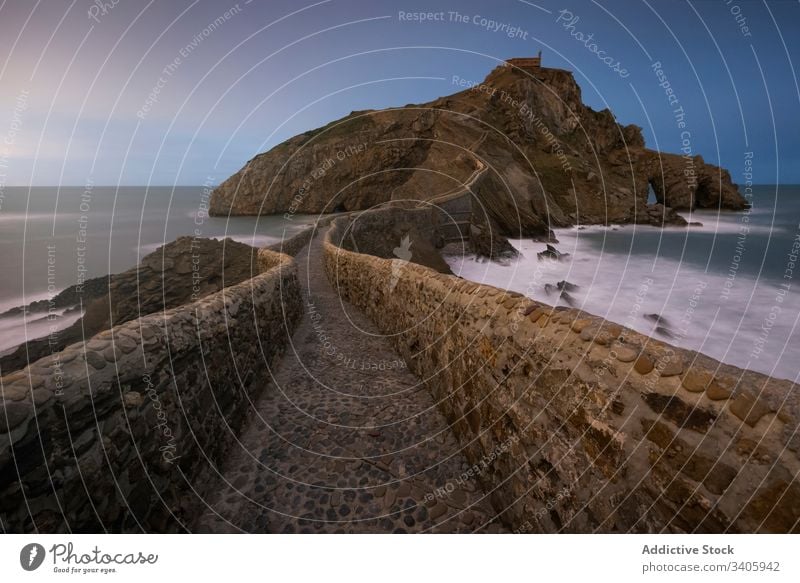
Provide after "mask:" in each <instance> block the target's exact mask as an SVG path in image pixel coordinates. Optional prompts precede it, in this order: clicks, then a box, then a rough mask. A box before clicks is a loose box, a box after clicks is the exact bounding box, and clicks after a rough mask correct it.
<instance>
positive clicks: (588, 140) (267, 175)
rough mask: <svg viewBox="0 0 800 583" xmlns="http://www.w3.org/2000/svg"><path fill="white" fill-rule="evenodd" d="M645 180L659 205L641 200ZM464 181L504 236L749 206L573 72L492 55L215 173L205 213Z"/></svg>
mask: <svg viewBox="0 0 800 583" xmlns="http://www.w3.org/2000/svg"><path fill="white" fill-rule="evenodd" d="M454 81H456V79H454ZM649 186H652V187H653V190H654V192H655V193H656V198H657V199H658V202H659V203H661V204H662V205H663V206H661V207H657V208H654V207H652V206H648V205H647V198H648V190H649ZM465 188H469V190H470V191H471V192H472V194H473V195H474V197H475V199H476V201H477V203H478V204H477V205H476V207H474V208H478V209H480V211H479V212H480V213H481V214H483V215H485V218H490V219H491V220H492V221H494V222H496V224H497V225H498V226H499V227H500V229H501V230H502V231H503V232H504V233H505V234H507V235H536V234H541V233H543V232H546V231H547V229H548V228H549V227H558V226H566V225H572V224H577V223H606V222H620V223H624V222H637V223H651V224H659V223H664V222H670V223H676V222H677V223H681V222H683V221H682V219H681V218H680V217H679V216H677V215H676V214H675V212H674V211H675V210H686V209H690V208H723V209H733V210H738V209H743V208H745V207H746V206H747V203H746V201H745V199H744V198H743V197H742V196H741V195H740V194H739V192H738V190H737V188H736V186H735V185H734V184H733V183H732V182H731V178H730V175H729V174H728V172H727V171H725V170H723V169H720V168H718V167H716V166H713V165H710V164H706V163H705V162H704V161H703V160H702V158H700V157H699V156H697V157H694V158H690V157H684V156H680V155H676V154H665V153H661V152H656V151H653V150H650V149H647V148H646V147H645V145H644V140H643V138H642V134H641V129H640V128H639V127H637V126H634V125H628V126H622V125H620V124H618V123H617V122H616V120H615V118H614V115H613V114H612V113H611V112H610V111H609V110H607V109H606V110H603V111H594V110H593V109H591V108H590V107H588V106H586V105H584V104H583V101H582V99H581V90H580V87H579V86H578V84H577V83H576V81H575V78H574V77H573V75H572V73H570V72H569V71H564V70H560V69H547V68H542V69H533V70H525V71H523V70H520V69H517V68H515V67H511V66H501V67H498V68H496V69H495V70H493V71H492V72H491V73H490V74H489V76H488V77H487V78H486V79H485V81H484V82H483V83H482V84H480V85H476V86H473V87H470V88H469V89H465V90H463V91H461V92H459V93H456V94H454V95H451V96H448V97H442V98H440V99H437V100H435V101H432V102H430V103H425V104H421V105H408V106H406V107H402V108H397V109H387V110H380V111H358V112H353V113H351V114H350V115H349V116H347V117H345V118H343V119H340V120H338V121H335V122H332V123H330V124H328V125H327V126H325V127H323V128H319V129H317V130H314V131H310V132H306V133H304V134H300V135H298V136H295V137H294V138H291V139H290V140H288V141H286V142H284V143H283V144H280V145H279V146H276V147H275V148H273V149H272V150H270V151H269V152H266V153H264V154H260V155H258V156H256V157H255V158H253V159H252V160H250V161H249V162H248V163H247V164H246V165H245V166H244V168H242V169H241V170H240V171H239V172H237V173H236V174H234V175H233V176H231V177H230V178H229V179H228V180H226V181H225V182H223V183H222V184H221V185H220V186H219V187H218V188H217V189H216V190H215V191H214V193H213V195H212V199H211V212H212V213H213V214H216V215H227V214H229V213H230V214H235V215H260V214H273V213H290V214H293V213H328V212H334V211H341V210H360V209H365V208H370V207H372V206H374V205H377V204H381V203H385V202H388V201H398V202H400V201H405V202H406V204H409V205H413V204H426V203H427V202H431V201H433V202H432V204H433V203H435V202H436V201H435V200H434V199H441V198H442V197H444V196H445V195H447V194H450V193H453V192H458V191H459V190H463V189H465Z"/></svg>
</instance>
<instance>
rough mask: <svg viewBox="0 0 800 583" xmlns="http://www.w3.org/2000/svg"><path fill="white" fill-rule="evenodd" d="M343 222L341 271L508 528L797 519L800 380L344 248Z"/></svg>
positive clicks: (338, 226) (337, 258)
mask: <svg viewBox="0 0 800 583" xmlns="http://www.w3.org/2000/svg"><path fill="white" fill-rule="evenodd" d="M387 212H388V211H387ZM385 219H386V217H383V218H382V219H381V220H377V219H376V225H385V222H386V220H385ZM346 220H347V219H344V218H343V219H338V220H337V221H335V222H334V223H333V225H332V228H331V229H330V230H329V232H328V233H327V235H326V237H327V238H326V242H325V263H326V269H327V273H328V276H329V278H330V279H331V281H332V283H333V285H334V286H335V287H336V289H337V290H339V292H340V293H341V295H342V297H343V299H345V300H347V301H349V302H350V303H352V304H354V305H355V306H356V307H358V308H360V309H362V310H364V311H365V312H366V313H367V315H368V316H369V317H370V318H371V319H372V320H373V321H374V322H375V323H376V324H377V326H378V327H379V328H380V330H381V331H382V332H383V333H385V334H387V335H390V336H391V338H392V340H393V342H394V345H395V348H396V350H397V351H398V353H399V354H400V355H401V356H402V357H403V358H404V359H405V361H406V363H408V365H409V368H410V369H411V370H412V371H413V372H415V373H416V374H417V376H419V377H420V378H421V379H424V382H425V384H426V386H427V388H428V389H429V390H430V391H431V393H432V394H433V396H434V398H435V400H436V402H437V404H438V407H439V408H440V409H441V410H442V411H443V412H444V414H445V415H446V417H447V419H448V421H449V423H450V425H451V427H452V428H453V430H454V431H455V433H456V435H457V436H458V437H459V439H460V441H461V444H462V446H463V449H464V452H465V453H466V455H467V459H468V460H469V462H470V463H471V464H473V466H472V468H471V469H470V472H469V475H470V477H474V478H477V479H479V480H480V481H481V482H482V485H483V486H484V488H485V490H486V491H487V492H490V496H491V500H492V503H493V505H494V507H495V510H496V511H497V512H498V513H499V514H500V515H501V517H502V520H503V521H504V522H505V523H506V524H507V525H508V526H509V527H510V528H512V529H514V530H516V531H518V532H557V531H566V532H595V531H598V532H662V531H663V532H708V533H712V532H745V533H747V532H777V533H783V532H798V530H800V526H799V525H800V484H798V481H797V478H796V476H797V475H798V471H800V457H799V452H800V435H799V433H800V432H798V419H800V407H799V406H798V400H799V399H800V393H798V391H797V386H796V385H794V384H793V383H791V382H789V381H784V380H778V379H774V378H770V377H767V376H764V375H761V374H758V373H755V372H751V371H746V370H742V369H739V368H736V367H733V366H729V365H725V364H722V363H720V362H718V361H715V360H713V359H711V358H708V357H706V356H704V355H701V354H698V353H696V352H692V351H688V350H683V349H680V348H677V347H674V346H671V345H669V344H666V343H663V342H660V341H657V340H654V339H652V338H649V337H647V336H644V335H642V334H639V333H637V332H635V331H633V330H630V329H627V328H625V327H622V326H619V325H617V324H614V323H612V322H608V321H606V320H604V319H602V318H599V317H596V316H593V315H591V314H587V313H584V312H581V311H578V310H574V309H567V308H560V307H559V308H553V307H551V306H547V305H544V304H541V303H538V302H535V301H533V300H531V299H529V298H527V297H525V296H523V295H521V294H518V293H513V292H507V291H505V290H502V289H498V288H495V287H492V286H487V285H480V284H477V283H473V282H470V281H466V280H464V279H461V278H459V277H456V276H452V275H444V274H441V273H437V272H435V271H433V270H431V269H428V268H426V267H423V266H420V265H416V264H412V263H409V262H400V263H398V260H390V259H382V258H379V257H375V256H371V255H366V254H363V253H357V252H355V251H353V250H348V249H345V248H342V247H340V246H338V245H337V244H336V243H337V242H338V241H339V240H341V238H342V233H344V232H345V230H346V227H347V223H346V222H345V221H346ZM360 220H361V221H362V224H361V228H362V229H364V228H365V225H364V223H363V221H364V217H363V216H362V217H361V219H360ZM453 478H454V479H459V477H458V476H454V477H453Z"/></svg>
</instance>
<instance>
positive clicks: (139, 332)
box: [0, 249, 303, 533]
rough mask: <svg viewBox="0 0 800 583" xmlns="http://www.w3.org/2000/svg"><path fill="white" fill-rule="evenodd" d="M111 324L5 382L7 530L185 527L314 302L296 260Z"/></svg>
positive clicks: (0, 511) (0, 467)
mask: <svg viewBox="0 0 800 583" xmlns="http://www.w3.org/2000/svg"><path fill="white" fill-rule="evenodd" d="M257 265H258V267H259V268H260V269H261V270H262V271H261V273H260V274H258V275H256V276H255V277H254V278H252V279H250V280H247V281H244V282H242V283H239V284H237V285H234V286H231V287H227V288H223V289H222V290H220V291H218V292H216V293H214V294H211V295H209V296H206V297H204V298H202V299H200V300H198V301H196V302H193V303H190V304H186V305H183V306H180V307H177V308H174V309H170V310H167V311H162V312H158V313H154V314H151V315H148V316H145V317H142V318H139V319H137V320H133V321H130V322H127V323H125V324H122V325H119V326H115V327H114V328H112V329H110V330H107V331H105V332H102V333H100V334H98V335H96V336H94V337H92V338H90V339H87V341H86V342H85V343H84V342H81V343H78V344H73V345H71V346H68V347H67V348H66V349H65V350H64V351H62V352H60V353H56V354H54V355H52V356H48V357H46V358H43V359H41V360H39V361H37V362H34V363H32V364H31V365H29V366H28V367H26V368H25V369H23V370H20V371H17V372H14V373H12V374H10V375H7V376H5V377H2V378H1V379H0V387H1V388H0V396H2V400H0V524H2V530H3V531H5V532H36V531H39V532H48V533H54V532H70V531H71V532H103V531H109V532H138V531H145V532H180V531H183V530H185V528H186V526H185V525H186V524H187V523H189V522H191V521H192V520H193V519H194V518H195V515H196V513H197V512H203V511H208V509H207V508H205V507H204V505H203V503H202V500H203V499H204V497H205V493H204V492H203V488H204V486H205V485H206V484H208V483H209V482H210V480H209V478H210V477H211V476H214V475H216V474H217V468H218V466H219V464H220V462H221V461H222V457H223V455H224V452H225V451H226V449H227V448H228V447H229V446H230V445H231V444H232V443H234V440H235V436H236V435H237V433H238V431H239V429H240V427H241V426H242V424H243V422H244V420H245V416H246V414H247V412H248V411H249V410H250V408H251V403H252V401H253V400H254V398H255V397H256V395H257V393H258V391H260V390H261V389H262V388H263V387H264V386H266V385H267V384H268V382H269V379H270V367H271V365H272V363H273V362H274V361H275V359H276V358H278V357H279V355H280V354H281V353H282V352H283V350H284V348H285V346H286V344H287V334H288V335H290V334H291V332H292V330H293V329H294V326H295V324H296V322H297V320H298V318H299V317H300V315H301V313H302V310H303V307H302V298H301V294H300V287H299V283H298V279H297V271H296V266H295V265H294V262H293V260H292V259H291V258H290V257H289V256H287V255H284V254H280V253H276V252H274V251H271V250H268V249H261V250H259V252H258V257H257Z"/></svg>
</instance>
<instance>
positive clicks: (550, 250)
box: [536, 245, 569, 261]
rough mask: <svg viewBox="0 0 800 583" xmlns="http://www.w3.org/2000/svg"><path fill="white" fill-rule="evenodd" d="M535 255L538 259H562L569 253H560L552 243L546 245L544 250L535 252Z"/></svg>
mask: <svg viewBox="0 0 800 583" xmlns="http://www.w3.org/2000/svg"><path fill="white" fill-rule="evenodd" d="M536 257H537V258H538V259H539V261H544V260H548V259H549V260H552V261H564V260H566V259H567V258H568V257H569V253H562V252H561V251H559V250H558V249H556V248H555V247H553V246H552V245H547V248H546V249H545V250H544V251H540V252H539V253H537V254H536Z"/></svg>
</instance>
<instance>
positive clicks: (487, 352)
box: [0, 194, 800, 533]
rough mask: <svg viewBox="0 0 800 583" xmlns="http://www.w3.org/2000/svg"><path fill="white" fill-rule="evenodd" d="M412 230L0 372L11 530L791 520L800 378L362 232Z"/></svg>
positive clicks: (306, 238) (294, 243) (346, 228)
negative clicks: (755, 368) (776, 375)
mask: <svg viewBox="0 0 800 583" xmlns="http://www.w3.org/2000/svg"><path fill="white" fill-rule="evenodd" d="M461 196H463V194H462V195H460V196H459V197H454V198H453V199H452V200H453V201H456V202H455V203H454V208H453V209H451V210H453V211H454V212H456V211H458V208H459V207H458V205H459V204H461V203H460V201H459V200H458V199H459V198H461ZM444 202H445V203H447V204H449V202H451V201H449V200H448V201H444ZM445 208H448V207H445ZM356 219H357V220H356ZM426 222H427V224H428V225H429V228H430V230H434V228H435V223H436V222H437V221H436V218H435V217H432V215H431V212H430V211H429V210H426V209H419V210H416V211H409V210H406V211H399V210H397V209H381V210H376V211H369V212H365V213H358V214H354V215H352V216H343V217H340V218H338V219H336V220H335V221H334V222H333V223H332V224H331V225H330V226H326V225H325V226H324V225H322V224H319V225H318V226H317V228H316V229H315V231H314V233H313V237H312V233H311V232H310V231H309V232H306V233H304V234H303V235H302V236H301V237H299V238H296V239H293V240H291V241H288V242H286V244H285V245H284V246H283V248H282V249H277V250H275V249H273V250H268V249H264V250H260V251H259V252H258V265H259V266H260V269H261V273H260V274H258V275H256V277H254V278H253V279H252V280H250V281H246V282H243V283H241V284H238V285H236V286H233V287H229V288H225V289H223V290H221V291H220V292H218V293H217V294H214V295H212V296H209V297H207V298H204V299H202V300H199V301H198V302H195V303H193V304H189V305H186V306H183V307H180V308H177V309H174V310H170V311H167V312H163V313H159V314H154V315H151V316H146V317H144V318H141V319H140V320H136V321H133V322H129V323H127V324H124V325H122V326H119V327H115V328H113V329H112V330H109V331H107V332H104V333H101V334H100V335H98V336H97V337H94V338H92V339H89V340H88V341H87V342H85V343H80V344H79V345H74V346H70V347H68V348H67V350H65V351H64V352H63V353H60V354H58V355H55V356H54V357H52V358H50V357H48V358H47V359H44V360H42V361H38V362H35V363H32V364H31V365H30V366H29V367H27V368H26V369H24V370H23V371H20V372H18V373H13V374H12V375H8V376H5V377H2V379H0V383H1V384H0V387H2V398H3V400H2V410H1V411H0V528H1V529H2V531H3V532H87V531H88V532H102V531H110V532H140V531H145V532H780V533H785V532H798V529H799V527H798V524H799V523H800V485H798V482H797V476H798V471H800V457H799V452H800V436H799V435H798V419H800V406H799V405H798V400H799V399H800V397H799V396H798V395H799V393H798V391H797V387H796V386H795V385H793V384H792V383H790V382H788V381H782V380H776V379H772V378H769V377H766V376H764V375H760V374H757V373H753V372H750V371H744V370H741V369H738V368H735V367H732V366H728V365H724V364H722V363H720V362H717V361H714V360H712V359H710V358H707V357H705V356H702V355H700V354H697V353H694V352H689V351H685V350H681V349H679V348H676V347H673V346H670V345H668V344H665V343H662V342H659V341H656V340H654V339H652V338H648V337H645V336H642V335H641V334H638V333H636V332H634V331H632V330H628V329H625V328H623V327H621V326H618V325H616V324H613V323H611V322H608V321H605V320H603V319H601V318H598V317H595V316H592V315H590V314H586V313H583V312H580V311H577V310H573V309H565V308H552V307H550V306H547V305H544V304H541V303H538V302H535V301H533V300H531V299H529V298H527V297H524V296H522V295H520V294H516V293H510V292H507V291H505V290H502V289H498V288H494V287H491V286H485V285H479V284H476V283H472V282H469V281H465V280H463V279H461V278H458V277H456V276H453V275H446V274H443V273H438V272H437V271H435V270H434V269H431V268H429V267H425V266H423V265H419V264H417V263H415V262H414V261H415V260H416V258H415V257H414V256H413V250H414V247H413V246H412V247H411V250H412V257H411V261H406V260H404V259H399V258H397V256H394V255H392V253H391V249H392V242H391V241H386V245H383V246H381V245H378V244H375V245H374V246H372V247H371V248H369V247H368V246H365V245H361V246H359V243H360V242H363V241H368V240H377V239H381V238H386V237H387V236H388V235H387V233H391V236H392V237H393V236H394V231H391V230H387V225H392V224H399V225H412V226H413V227H414V228H415V229H417V230H420V229H422V228H423V227H424V225H425V224H426ZM356 223H357V225H358V229H357V230H356V229H354V224H356ZM354 233H355V234H354ZM399 243H400V241H397V242H395V243H394V244H395V245H397V244H399ZM290 255H294V258H292V257H291V256H290Z"/></svg>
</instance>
